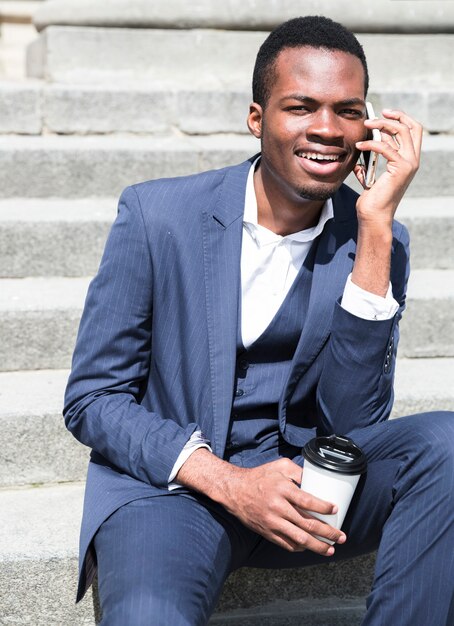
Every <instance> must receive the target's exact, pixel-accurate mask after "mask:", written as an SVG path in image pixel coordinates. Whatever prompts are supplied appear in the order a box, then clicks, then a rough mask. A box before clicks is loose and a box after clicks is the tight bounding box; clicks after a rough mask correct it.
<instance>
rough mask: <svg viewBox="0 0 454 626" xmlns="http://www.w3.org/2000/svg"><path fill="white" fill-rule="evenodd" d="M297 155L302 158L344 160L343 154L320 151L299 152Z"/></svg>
mask: <svg viewBox="0 0 454 626" xmlns="http://www.w3.org/2000/svg"><path fill="white" fill-rule="evenodd" d="M296 156H297V157H300V158H302V159H310V160H311V161H342V160H343V155H340V154H320V153H319V152H297V153H296Z"/></svg>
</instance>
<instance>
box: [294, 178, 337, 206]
mask: <svg viewBox="0 0 454 626" xmlns="http://www.w3.org/2000/svg"><path fill="white" fill-rule="evenodd" d="M341 185H342V183H339V184H333V185H319V186H317V185H316V184H314V185H311V186H310V187H309V186H307V187H300V188H299V189H298V195H299V197H300V198H301V199H302V200H315V201H317V202H326V201H327V200H328V199H329V198H331V197H332V196H333V195H334V194H335V193H336V191H337V190H338V189H339V187H340V186H341Z"/></svg>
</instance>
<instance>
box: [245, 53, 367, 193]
mask: <svg viewBox="0 0 454 626" xmlns="http://www.w3.org/2000/svg"><path fill="white" fill-rule="evenodd" d="M364 119H365V102H364V69H363V66H362V64H361V61H360V60H359V59H358V58H357V57H355V56H353V55H352V54H349V53H346V52H341V51H338V50H323V49H318V48H311V47H301V48H287V49H284V50H282V51H281V52H280V53H279V55H278V57H277V59H276V64H275V80H274V81H273V83H272V87H271V93H270V97H269V99H268V102H267V104H266V106H265V108H264V109H262V107H260V105H258V104H253V105H251V110H250V114H249V118H248V125H249V128H250V130H251V132H252V133H253V134H254V135H255V136H256V137H260V138H261V144H262V161H261V168H263V169H262V175H264V176H266V177H267V178H268V181H269V182H271V184H272V185H273V187H275V188H276V186H277V189H276V191H278V193H280V194H283V195H284V197H285V198H286V199H287V200H289V201H291V202H298V201H301V199H308V200H318V201H324V200H326V199H327V198H328V197H330V196H331V195H333V193H334V192H335V191H336V190H337V189H338V188H339V187H340V185H341V184H342V182H343V181H344V179H345V178H346V177H347V176H348V174H349V173H350V172H351V171H352V169H353V167H354V165H355V164H356V161H357V159H358V151H357V149H356V148H355V142H357V141H360V140H362V139H365V137H366V130H365V127H364Z"/></svg>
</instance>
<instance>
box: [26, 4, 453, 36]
mask: <svg viewBox="0 0 454 626" xmlns="http://www.w3.org/2000/svg"><path fill="white" fill-rule="evenodd" d="M302 12H303V9H302V7H301V2H299V1H298V0H262V1H261V3H260V7H259V8H258V7H257V5H256V4H255V3H246V2H243V1H242V0H228V1H226V2H223V3H221V4H217V3H216V4H215V3H213V2H212V1H210V0H204V1H200V0H199V1H198V2H197V3H192V4H188V3H187V2H185V0H173V1H172V2H171V3H169V2H168V1H167V2H166V0H153V2H149V1H147V0H107V2H106V0H105V1H104V3H103V4H102V5H100V4H97V3H93V2H91V1H90V0H64V1H63V0H50V1H48V2H46V3H44V4H43V5H42V7H41V9H40V10H39V11H38V13H37V14H35V19H34V23H35V24H36V26H37V28H39V29H43V28H45V27H46V26H49V25H50V24H70V25H86V26H127V27H141V28H143V27H145V26H146V27H153V28H156V27H157V28H200V27H204V28H226V29H248V30H271V28H274V26H276V25H277V24H279V23H280V22H282V21H284V20H286V19H290V18H292V17H295V16H297V15H301V13H302ZM304 14H306V15H314V14H316V15H326V16H328V17H331V18H332V19H334V20H337V21H341V22H342V23H344V24H345V25H346V26H347V27H348V28H351V29H352V30H356V31H364V32H387V31H390V32H449V31H451V30H452V29H453V24H454V10H453V6H452V3H450V2H443V1H440V0H435V1H434V0H432V1H427V0H426V1H420V2H417V3H415V2H411V1H409V0H403V1H401V2H393V1H392V0H381V1H380V3H379V4H377V3H371V2H370V1H369V0H357V1H356V2H355V3H354V4H352V3H351V2H349V0H336V2H332V0H306V1H305V3H304Z"/></svg>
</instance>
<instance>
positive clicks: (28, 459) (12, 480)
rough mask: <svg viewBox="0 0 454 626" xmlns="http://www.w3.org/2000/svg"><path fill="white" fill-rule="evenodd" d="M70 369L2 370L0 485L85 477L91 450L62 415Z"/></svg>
mask: <svg viewBox="0 0 454 626" xmlns="http://www.w3.org/2000/svg"><path fill="white" fill-rule="evenodd" d="M68 373H69V372H68V371H67V370H39V371H26V372H8V373H2V374H0V440H1V441H2V446H1V449H0V487H4V486H13V485H20V484H32V483H45V482H59V481H77V480H84V479H85V476H86V471H87V462H88V454H89V451H88V449H87V448H85V446H82V445H81V444H79V443H78V442H77V441H76V440H75V439H74V437H73V436H72V435H71V434H70V433H68V431H67V430H66V428H65V425H64V421H63V417H62V407H63V393H64V388H65V385H66V380H67V378H68Z"/></svg>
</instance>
